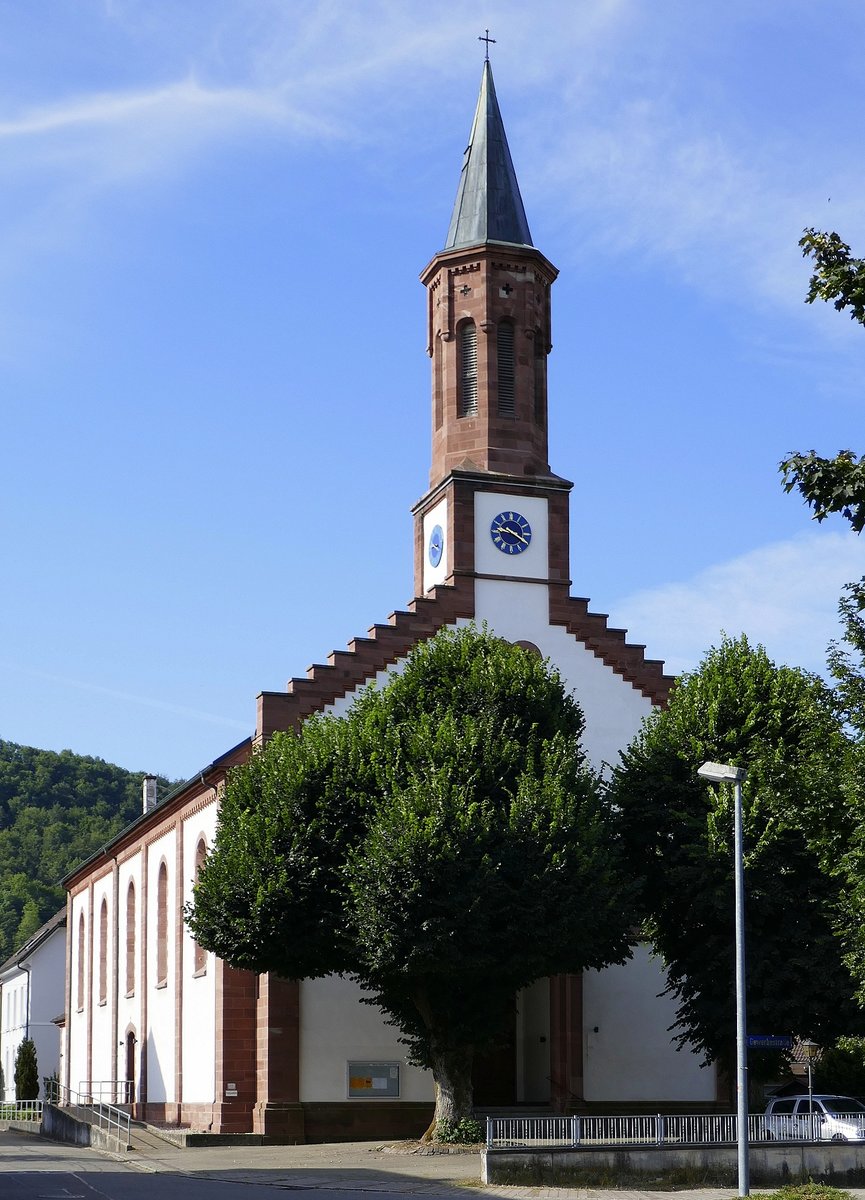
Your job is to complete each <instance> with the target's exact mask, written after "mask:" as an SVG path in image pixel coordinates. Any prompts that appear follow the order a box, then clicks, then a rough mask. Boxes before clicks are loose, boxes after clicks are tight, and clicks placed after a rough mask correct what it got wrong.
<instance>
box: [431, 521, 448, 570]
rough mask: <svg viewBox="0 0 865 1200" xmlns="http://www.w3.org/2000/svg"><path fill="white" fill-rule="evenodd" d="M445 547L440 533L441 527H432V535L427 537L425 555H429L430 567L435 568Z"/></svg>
mask: <svg viewBox="0 0 865 1200" xmlns="http://www.w3.org/2000/svg"><path fill="white" fill-rule="evenodd" d="M444 545H445V535H444V533H443V532H442V527H441V525H436V526H434V527H433V531H432V533H431V534H430V535H429V546H428V547H427V554H428V555H429V560H430V565H431V566H433V567H437V566H438V565H439V563H440V562H441V560H442V551H443V550H444Z"/></svg>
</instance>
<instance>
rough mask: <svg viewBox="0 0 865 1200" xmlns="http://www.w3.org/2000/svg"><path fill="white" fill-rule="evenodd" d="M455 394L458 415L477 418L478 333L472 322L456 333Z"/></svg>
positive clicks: (466, 323) (463, 325) (464, 323)
mask: <svg viewBox="0 0 865 1200" xmlns="http://www.w3.org/2000/svg"><path fill="white" fill-rule="evenodd" d="M457 370H458V380H457V394H458V403H459V409H458V411H459V415H460V416H461V417H474V416H477V411H478V331H477V328H476V326H475V323H474V321H464V322H463V324H462V325H460V327H459V331H458V333H457Z"/></svg>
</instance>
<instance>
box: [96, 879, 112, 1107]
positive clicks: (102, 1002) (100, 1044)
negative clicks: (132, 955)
mask: <svg viewBox="0 0 865 1200" xmlns="http://www.w3.org/2000/svg"><path fill="white" fill-rule="evenodd" d="M103 913H104V915H105V921H106V939H105V941H106V955H105V979H104V982H103V981H102V979H101V974H102V965H101V964H102V944H103V943H102V919H103ZM113 926H114V875H113V873H109V874H106V875H103V876H102V878H101V879H98V880H97V881H96V882H95V883H94V885H93V982H92V987H93V999H92V1007H93V1018H92V1019H93V1033H92V1038H93V1042H92V1056H91V1068H90V1072H91V1073H90V1081H91V1090H92V1092H93V1095H94V1096H96V1097H102V1098H104V1099H105V1100H106V1101H107V1102H108V1103H109V1104H111V1103H113V1102H114V1100H115V1094H114V1087H113V1081H114V1080H115V1079H116V1078H117V1046H116V1045H115V1039H114V1033H113V1015H114V1014H113V1008H114V993H113V987H114V974H115V963H114V947H115V944H116V939H115V933H114V928H113Z"/></svg>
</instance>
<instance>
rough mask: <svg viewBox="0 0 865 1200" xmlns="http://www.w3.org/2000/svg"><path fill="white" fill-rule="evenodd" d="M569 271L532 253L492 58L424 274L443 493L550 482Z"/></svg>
mask: <svg viewBox="0 0 865 1200" xmlns="http://www.w3.org/2000/svg"><path fill="white" fill-rule="evenodd" d="M557 274H558V272H557V271H556V268H555V267H554V266H553V265H552V263H550V262H549V261H548V260H547V259H546V258H544V256H543V254H541V253H540V252H539V251H538V250H536V249H535V248H534V246H533V245H532V239H531V234H530V233H529V224H528V221H527V220H526V214H525V209H524V208H523V202H522V198H521V196H520V189H519V185H518V183H517V177H516V172H515V171H514V165H513V162H512V160H511V155H510V150H509V149H508V142H507V138H506V136H505V130H504V126H503V124H502V115H501V112H500V111H499V105H498V101H497V99H496V93H495V88H494V86H493V77H492V71H491V70H490V64H489V62H485V63H484V69H483V76H482V78H481V88H480V95H479V97H478V103H477V108H476V110H475V117H474V121H473V122H472V131H471V136H470V138H469V144H468V148H467V149H466V152H465V158H464V160H463V166H462V172H461V174H460V182H459V187H458V189H457V198H456V204H455V205H454V211H453V217H452V218H451V223H450V229H449V231H448V237H447V245H446V247H445V249H444V250H442V251H441V252H440V253H439V254H437V255H436V256H435V258H434V259H433V260H432V262H431V263H430V265H429V266H428V267H427V269H426V270H425V271H424V273H423V275H422V276H421V279H422V280H423V282H424V283H425V284H426V286H427V289H428V294H429V342H428V345H427V351H428V353H429V355H430V357H431V358H432V362H433V456H432V471H431V475H430V483H431V484H432V485H435V484H436V483H438V482H440V481H441V480H442V479H444V478H445V477H446V476H447V475H448V473H449V472H450V471H452V470H453V469H454V468H455V467H466V466H467V467H468V468H470V469H475V470H481V471H495V472H498V473H502V474H507V475H517V476H526V475H541V476H548V475H549V473H550V468H549V464H548V463H547V355H548V353H549V351H550V348H551V341H550V285H551V284H552V282H553V280H554V279H555V278H556V275H557Z"/></svg>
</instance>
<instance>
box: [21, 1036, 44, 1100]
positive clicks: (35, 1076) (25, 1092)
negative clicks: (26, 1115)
mask: <svg viewBox="0 0 865 1200" xmlns="http://www.w3.org/2000/svg"><path fill="white" fill-rule="evenodd" d="M38 1098H39V1070H38V1068H37V1065H36V1046H35V1045H34V1043H33V1040H32V1039H31V1038H25V1039H24V1041H23V1042H22V1043H21V1045H20V1046H19V1047H18V1053H17V1054H16V1055H15V1099H16V1100H38Z"/></svg>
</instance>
